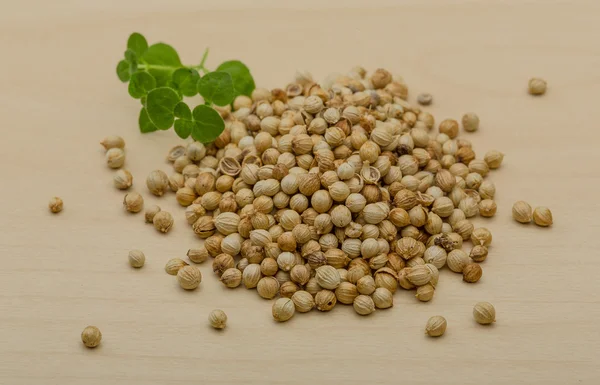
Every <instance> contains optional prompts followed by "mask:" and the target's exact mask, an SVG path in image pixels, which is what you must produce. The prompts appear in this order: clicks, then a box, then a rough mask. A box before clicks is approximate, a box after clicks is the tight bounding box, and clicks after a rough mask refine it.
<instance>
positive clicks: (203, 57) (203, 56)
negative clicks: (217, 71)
mask: <svg viewBox="0 0 600 385" xmlns="http://www.w3.org/2000/svg"><path fill="white" fill-rule="evenodd" d="M208 51H209V50H208V48H206V49H205V50H204V54H203V55H202V60H201V61H200V64H198V65H197V66H193V67H192V68H194V69H197V70H201V71H202V72H203V73H204V74H207V73H209V72H210V70H209V69H208V68H206V67H205V66H204V63H206V59H207V58H208Z"/></svg>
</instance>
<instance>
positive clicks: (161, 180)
mask: <svg viewBox="0 0 600 385" xmlns="http://www.w3.org/2000/svg"><path fill="white" fill-rule="evenodd" d="M146 186H147V187H148V190H149V191H150V192H151V193H152V194H154V195H156V196H159V197H160V196H162V195H163V194H164V193H165V192H166V191H167V190H168V189H169V188H170V186H169V177H168V176H167V174H166V173H165V172H164V171H162V170H154V171H152V172H151V173H150V174H148V177H147V178H146Z"/></svg>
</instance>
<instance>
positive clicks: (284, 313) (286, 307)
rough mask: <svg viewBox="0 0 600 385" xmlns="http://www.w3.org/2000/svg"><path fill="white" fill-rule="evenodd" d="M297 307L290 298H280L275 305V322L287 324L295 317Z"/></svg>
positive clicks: (273, 310)
mask: <svg viewBox="0 0 600 385" xmlns="http://www.w3.org/2000/svg"><path fill="white" fill-rule="evenodd" d="M295 312H296V306H295V305H294V302H293V301H292V300H291V299H289V298H279V299H278V300H277V301H275V303H273V309H272V314H273V318H274V319H275V321H278V322H285V321H287V320H289V319H290V318H292V317H293V316H294V313H295Z"/></svg>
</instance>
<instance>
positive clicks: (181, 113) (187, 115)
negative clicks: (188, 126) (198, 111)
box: [173, 102, 193, 120]
mask: <svg viewBox="0 0 600 385" xmlns="http://www.w3.org/2000/svg"><path fill="white" fill-rule="evenodd" d="M173 115H175V117H176V118H181V119H186V120H193V118H192V110H190V107H188V105H187V104H185V103H184V102H179V103H177V105H176V106H175V108H174V109H173Z"/></svg>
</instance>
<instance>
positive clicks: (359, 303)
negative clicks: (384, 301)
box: [352, 294, 375, 315]
mask: <svg viewBox="0 0 600 385" xmlns="http://www.w3.org/2000/svg"><path fill="white" fill-rule="evenodd" d="M352 305H353V307H354V311H355V312H356V313H358V314H360V315H369V314H371V313H373V312H374V311H375V302H373V299H372V298H371V297H369V296H368V295H364V294H361V295H359V296H357V297H356V298H354V302H353V303H352Z"/></svg>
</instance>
